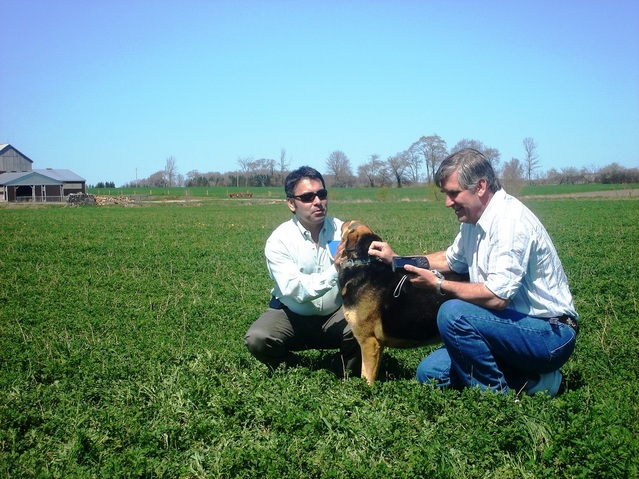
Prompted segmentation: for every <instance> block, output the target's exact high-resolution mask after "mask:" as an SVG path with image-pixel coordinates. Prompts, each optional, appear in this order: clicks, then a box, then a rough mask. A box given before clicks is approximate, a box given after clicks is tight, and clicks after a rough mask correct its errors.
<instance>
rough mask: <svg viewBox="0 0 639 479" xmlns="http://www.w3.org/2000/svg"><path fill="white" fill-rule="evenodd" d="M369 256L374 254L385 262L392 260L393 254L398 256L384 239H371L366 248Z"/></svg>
mask: <svg viewBox="0 0 639 479" xmlns="http://www.w3.org/2000/svg"><path fill="white" fill-rule="evenodd" d="M368 254H369V256H375V257H376V258H379V259H381V260H382V261H383V262H384V263H386V264H391V263H392V262H393V256H398V255H397V254H396V253H395V252H394V251H393V248H391V247H390V245H389V244H388V243H386V242H384V241H373V242H372V243H371V245H370V246H369V248H368Z"/></svg>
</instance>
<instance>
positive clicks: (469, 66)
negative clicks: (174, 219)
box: [0, 0, 639, 186]
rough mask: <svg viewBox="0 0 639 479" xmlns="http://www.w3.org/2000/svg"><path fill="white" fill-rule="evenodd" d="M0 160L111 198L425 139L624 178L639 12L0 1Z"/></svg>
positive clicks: (396, 0)
mask: <svg viewBox="0 0 639 479" xmlns="http://www.w3.org/2000/svg"><path fill="white" fill-rule="evenodd" d="M0 15H1V17H2V19H3V20H2V28H0V58H1V63H0V65H1V68H2V73H1V74H0V143H11V144H12V145H13V146H14V147H16V148H17V149H18V150H20V151H22V153H24V154H25V155H27V156H29V157H30V158H31V159H32V160H33V161H34V168H47V167H53V168H67V169H70V170H72V171H74V172H75V173H77V174H79V175H81V176H83V177H84V178H86V179H87V182H88V183H89V184H94V183H97V182H98V181H114V182H115V183H116V185H118V186H119V185H121V184H122V183H124V182H128V181H132V180H135V178H136V171H137V176H138V177H139V178H146V177H148V176H149V175H151V174H152V173H154V172H156V171H158V170H162V169H163V168H164V166H165V164H166V158H167V157H169V156H174V157H175V159H176V162H177V167H178V170H179V173H181V174H183V175H186V173H187V172H188V171H190V170H199V171H200V172H208V171H220V172H225V171H232V170H236V169H238V158H240V157H241V158H246V157H253V158H254V159H259V158H273V159H276V160H278V159H279V156H280V150H281V149H282V148H285V149H286V152H287V157H289V158H290V159H291V160H292V163H291V166H292V167H297V166H301V165H303V164H309V165H311V166H315V167H316V168H318V169H319V170H320V171H324V170H325V164H326V158H327V157H328V155H329V154H330V153H331V152H332V151H334V150H341V151H343V152H344V153H346V155H347V156H348V157H349V159H350V160H351V165H352V166H353V170H354V171H356V168H357V166H358V165H360V164H362V163H363V162H365V161H367V160H368V158H369V156H370V155H371V154H373V153H376V154H379V155H380V156H381V157H382V159H386V158H387V157H389V156H391V155H394V154H396V153H398V152H400V151H403V150H405V149H407V148H408V147H409V146H410V145H411V143H413V142H414V141H416V140H417V139H419V137H421V136H424V135H432V134H438V135H439V136H440V137H442V138H443V139H444V140H445V141H446V142H447V144H448V147H449V148H450V147H452V146H453V145H454V144H455V143H457V142H458V141H459V140H461V139H463V138H468V139H475V140H479V141H481V142H483V143H484V144H485V145H487V146H490V147H493V148H497V149H498V150H499V151H500V152H501V160H502V162H503V161H508V160H510V159H511V158H512V157H516V158H519V159H522V158H523V157H524V150H523V146H522V140H523V139H524V138H525V137H532V138H534V139H535V141H536V142H537V144H538V150H537V152H538V154H539V159H540V162H541V169H542V170H548V169H549V168H553V167H554V168H557V169H560V168H562V167H566V166H577V167H581V166H605V165H608V164H610V163H612V162H618V163H619V164H621V165H623V166H625V167H639V2H638V1H637V0H608V1H605V0H599V1H593V0H579V1H577V0H571V1H533V0H531V1H525V2H523V1H522V2H520V1H505V0H504V1H474V0H473V1H458V0H451V1H445V0H439V1H416V0H415V1H402V0H393V1H390V0H388V1H347V0H344V1H316V2H310V1H294V0H289V1H270V0H262V1H241V0H239V1H214V0H211V1H205V0H180V1H178V0H172V1H168V0H157V1H151V0H126V1H123V0H95V1H93V0H92V1H80V0H4V1H3V2H2V4H1V5H0Z"/></svg>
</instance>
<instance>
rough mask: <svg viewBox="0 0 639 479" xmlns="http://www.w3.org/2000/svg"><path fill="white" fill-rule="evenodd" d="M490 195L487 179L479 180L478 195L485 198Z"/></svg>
mask: <svg viewBox="0 0 639 479" xmlns="http://www.w3.org/2000/svg"><path fill="white" fill-rule="evenodd" d="M486 193H488V181H487V180H486V179H485V178H482V179H481V180H479V183H477V195H479V196H485V195H486Z"/></svg>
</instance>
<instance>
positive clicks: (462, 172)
mask: <svg viewBox="0 0 639 479" xmlns="http://www.w3.org/2000/svg"><path fill="white" fill-rule="evenodd" d="M455 171H456V172H457V180H458V181H459V186H461V187H462V188H463V189H465V190H468V189H470V188H473V187H475V186H477V184H478V183H479V180H486V182H487V183H488V189H489V190H490V191H492V192H493V193H495V192H496V191H499V190H500V189H501V184H500V183H499V179H498V178H497V175H495V170H494V169H493V167H492V165H491V164H490V162H489V161H488V160H487V159H486V157H485V156H484V155H483V154H482V153H481V152H479V151H477V150H475V149H474V148H464V149H463V150H459V151H457V152H455V153H452V154H451V155H449V156H448V157H446V159H444V161H442V162H441V164H440V165H439V168H438V169H437V173H435V184H436V185H437V186H438V187H439V188H441V187H442V183H444V181H445V180H446V178H448V177H449V176H450V175H452V174H453V173H454V172H455Z"/></svg>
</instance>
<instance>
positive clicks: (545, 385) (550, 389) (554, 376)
mask: <svg viewBox="0 0 639 479" xmlns="http://www.w3.org/2000/svg"><path fill="white" fill-rule="evenodd" d="M561 379H562V376H561V372H560V371H559V370H557V371H552V372H549V373H546V374H540V375H539V381H537V384H535V385H534V386H533V387H531V388H530V389H527V390H526V394H528V395H529V396H534V395H535V394H537V393H539V392H542V391H545V392H546V393H547V394H548V395H549V396H550V397H551V398H552V397H555V396H556V395H557V392H558V391H559V386H560V385H561Z"/></svg>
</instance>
